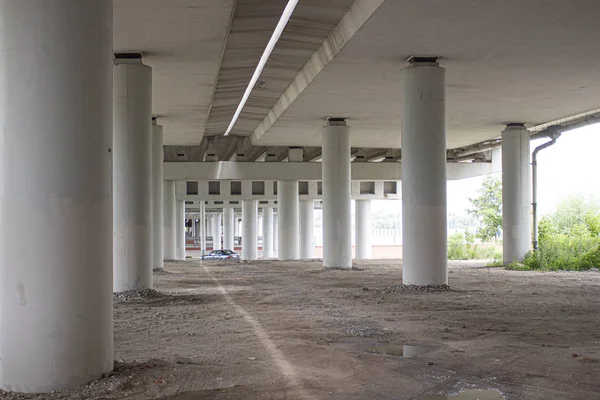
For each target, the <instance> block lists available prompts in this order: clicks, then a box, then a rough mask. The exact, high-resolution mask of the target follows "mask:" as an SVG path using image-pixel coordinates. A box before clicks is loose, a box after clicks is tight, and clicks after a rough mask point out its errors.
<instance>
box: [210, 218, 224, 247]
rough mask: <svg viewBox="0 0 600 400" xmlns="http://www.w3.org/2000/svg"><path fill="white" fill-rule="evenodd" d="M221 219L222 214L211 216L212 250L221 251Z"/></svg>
mask: <svg viewBox="0 0 600 400" xmlns="http://www.w3.org/2000/svg"><path fill="white" fill-rule="evenodd" d="M222 219H223V217H222V214H220V213H219V214H214V215H213V222H212V224H213V249H214V250H222V249H223V244H222V242H221V238H222V236H223V230H222V228H221V221H222Z"/></svg>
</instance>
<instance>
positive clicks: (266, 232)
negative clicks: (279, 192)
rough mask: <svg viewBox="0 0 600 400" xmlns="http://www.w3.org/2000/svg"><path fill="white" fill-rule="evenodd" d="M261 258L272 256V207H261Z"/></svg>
mask: <svg viewBox="0 0 600 400" xmlns="http://www.w3.org/2000/svg"><path fill="white" fill-rule="evenodd" d="M263 258H273V207H269V206H264V207H263Z"/></svg>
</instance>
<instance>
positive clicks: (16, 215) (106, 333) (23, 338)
mask: <svg viewBox="0 0 600 400" xmlns="http://www.w3.org/2000/svg"><path fill="white" fill-rule="evenodd" d="M0 15H1V16H2V23H1V25H0V65H1V67H0V87H2V90H1V91H0V132H1V133H0V254H2V262H1V263H0V388H1V389H4V390H8V391H17V392H50V391H53V390H59V389H65V388H73V387H76V386H79V385H83V384H86V383H88V382H90V381H92V380H95V379H99V378H100V377H101V376H102V375H103V374H105V373H107V372H109V371H110V370H112V368H113V334H112V329H113V318H112V307H113V305H112V188H111V186H112V156H113V154H112V153H111V151H110V149H111V147H112V143H111V137H112V87H111V82H112V73H113V72H112V62H111V60H112V2H104V1H94V2H81V1H80V0H64V1H53V2H49V1H47V0H29V1H2V2H0ZM74 55H76V57H75V58H74ZM24 151H25V152H26V155H24V154H23V152H24ZM32 227H33V228H34V229H32ZM90 227H92V229H90Z"/></svg>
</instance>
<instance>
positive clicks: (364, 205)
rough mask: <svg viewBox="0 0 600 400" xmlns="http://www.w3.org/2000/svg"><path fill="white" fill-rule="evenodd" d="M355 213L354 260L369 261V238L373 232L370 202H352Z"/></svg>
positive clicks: (370, 242)
mask: <svg viewBox="0 0 600 400" xmlns="http://www.w3.org/2000/svg"><path fill="white" fill-rule="evenodd" d="M354 204H355V206H356V211H355V213H354V216H355V219H356V221H355V223H354V232H355V237H356V259H357V260H369V259H371V258H372V256H371V246H372V241H371V236H372V232H373V220H372V216H371V200H356V201H355V202H354Z"/></svg>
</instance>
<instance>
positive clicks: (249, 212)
mask: <svg viewBox="0 0 600 400" xmlns="http://www.w3.org/2000/svg"><path fill="white" fill-rule="evenodd" d="M257 214H258V201H256V200H242V259H243V260H256V259H257V258H258V251H257V246H256V242H257V238H256V235H257V229H256V220H257Z"/></svg>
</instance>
